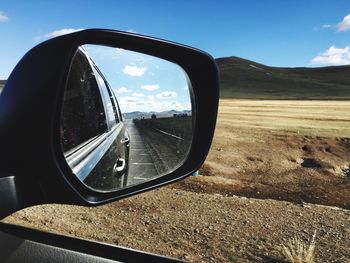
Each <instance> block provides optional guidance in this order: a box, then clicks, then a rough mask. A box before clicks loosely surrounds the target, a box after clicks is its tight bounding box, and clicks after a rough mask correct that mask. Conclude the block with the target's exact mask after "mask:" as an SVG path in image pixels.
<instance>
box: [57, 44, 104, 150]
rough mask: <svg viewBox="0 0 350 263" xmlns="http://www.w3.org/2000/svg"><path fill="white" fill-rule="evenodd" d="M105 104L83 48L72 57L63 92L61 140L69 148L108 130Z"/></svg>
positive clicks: (63, 145) (65, 147) (66, 148)
mask: <svg viewBox="0 0 350 263" xmlns="http://www.w3.org/2000/svg"><path fill="white" fill-rule="evenodd" d="M106 129H107V125H106V118H105V113H104V109H103V104H102V100H101V96H100V92H99V88H98V85H97V82H96V78H95V75H94V72H93V70H92V68H91V66H90V64H89V62H88V60H87V58H86V57H85V55H84V53H83V52H82V51H80V50H78V51H77V53H76V54H75V56H74V58H73V62H72V65H71V69H70V72H69V76H68V81H67V87H66V90H65V94H64V101H63V109H62V118H61V142H62V147H63V150H64V151H65V152H66V151H67V150H69V149H71V148H73V147H75V146H77V145H79V144H81V143H83V142H85V141H87V140H89V139H91V138H93V137H95V136H96V135H99V134H101V133H103V132H105V131H106Z"/></svg>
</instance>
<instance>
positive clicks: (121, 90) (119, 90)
mask: <svg viewBox="0 0 350 263" xmlns="http://www.w3.org/2000/svg"><path fill="white" fill-rule="evenodd" d="M114 90H115V92H117V93H129V92H131V91H132V90H130V89H128V88H126V87H121V88H119V89H114Z"/></svg>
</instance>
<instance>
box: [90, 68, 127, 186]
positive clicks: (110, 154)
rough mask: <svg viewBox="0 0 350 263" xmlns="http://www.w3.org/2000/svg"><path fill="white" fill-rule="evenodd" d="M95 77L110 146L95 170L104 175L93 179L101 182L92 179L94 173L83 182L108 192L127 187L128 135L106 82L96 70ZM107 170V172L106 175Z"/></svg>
mask: <svg viewBox="0 0 350 263" xmlns="http://www.w3.org/2000/svg"><path fill="white" fill-rule="evenodd" d="M96 76H97V82H98V84H99V87H100V91H101V94H102V98H103V102H104V107H105V111H106V115H107V116H106V119H107V126H108V129H109V135H108V139H107V140H108V141H110V143H108V144H109V145H110V146H109V148H108V149H107V150H106V153H105V154H104V156H103V157H102V158H101V160H100V162H99V163H98V164H97V165H96V168H95V170H96V173H98V174H102V173H104V176H103V178H101V177H100V176H98V174H97V175H96V176H95V177H96V178H101V179H103V180H101V181H100V182H99V181H98V180H96V179H92V178H93V177H94V172H95V171H93V172H92V174H91V175H89V176H88V177H87V178H86V180H85V181H84V182H86V183H87V184H88V185H91V184H93V187H94V188H95V187H98V189H105V190H109V189H115V188H117V187H123V186H126V185H127V177H128V165H129V135H128V133H127V131H126V128H125V125H124V123H123V122H122V118H121V116H120V114H119V110H118V104H117V102H116V100H115V98H114V97H113V95H112V92H111V90H110V88H109V86H108V84H107V82H106V81H105V80H104V78H103V77H102V76H101V74H100V72H99V71H98V69H96ZM107 169H108V172H107V173H106V171H107ZM97 184H98V185H97ZM107 187H108V188H107Z"/></svg>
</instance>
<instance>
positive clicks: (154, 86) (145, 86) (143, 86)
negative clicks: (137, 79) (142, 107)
mask: <svg viewBox="0 0 350 263" xmlns="http://www.w3.org/2000/svg"><path fill="white" fill-rule="evenodd" d="M141 89H145V90H148V91H152V90H156V89H159V85H158V84H155V85H142V86H141Z"/></svg>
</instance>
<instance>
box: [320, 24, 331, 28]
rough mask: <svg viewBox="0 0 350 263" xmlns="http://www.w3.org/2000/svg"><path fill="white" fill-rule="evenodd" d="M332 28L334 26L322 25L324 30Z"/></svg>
mask: <svg viewBox="0 0 350 263" xmlns="http://www.w3.org/2000/svg"><path fill="white" fill-rule="evenodd" d="M331 27H332V25H330V24H325V25H322V28H331Z"/></svg>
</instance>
